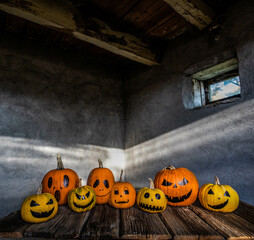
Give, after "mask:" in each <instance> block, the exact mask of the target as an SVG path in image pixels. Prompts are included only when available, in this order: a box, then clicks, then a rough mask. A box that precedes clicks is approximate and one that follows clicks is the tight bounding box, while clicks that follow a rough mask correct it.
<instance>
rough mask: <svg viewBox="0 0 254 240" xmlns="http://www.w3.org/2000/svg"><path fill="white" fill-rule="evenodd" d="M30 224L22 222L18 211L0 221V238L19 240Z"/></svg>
mask: <svg viewBox="0 0 254 240" xmlns="http://www.w3.org/2000/svg"><path fill="white" fill-rule="evenodd" d="M30 225H31V224H30V223H27V222H25V221H23V220H22V218H21V214H20V211H16V212H13V213H11V214H9V215H8V216H6V217H4V218H2V219H0V237H1V238H2V237H6V238H21V237H22V236H23V232H24V231H25V229H27V228H28V227H29V226H30Z"/></svg>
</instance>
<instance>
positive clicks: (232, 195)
mask: <svg viewBox="0 0 254 240" xmlns="http://www.w3.org/2000/svg"><path fill="white" fill-rule="evenodd" d="M198 197H199V201H200V203H201V204H202V205H203V207H205V208H206V209H208V210H212V211H215V212H233V211H235V210H236V209H237V207H238V205H239V196H238V194H237V192H236V191H235V190H234V189H233V188H232V187H230V186H229V185H221V184H220V181H219V178H218V177H215V184H212V183H206V184H204V185H203V186H202V187H201V188H200V190H199V195H198Z"/></svg>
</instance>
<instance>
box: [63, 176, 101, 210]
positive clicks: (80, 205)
mask: <svg viewBox="0 0 254 240" xmlns="http://www.w3.org/2000/svg"><path fill="white" fill-rule="evenodd" d="M95 203H96V195H95V193H94V191H93V189H92V188H91V187H90V186H87V185H86V186H83V187H82V179H81V178H80V181H79V187H78V188H74V189H72V190H71V191H70V192H69V195H68V205H69V208H70V209H71V210H73V211H74V212H86V211H88V210H91V209H92V208H93V207H94V206H95Z"/></svg>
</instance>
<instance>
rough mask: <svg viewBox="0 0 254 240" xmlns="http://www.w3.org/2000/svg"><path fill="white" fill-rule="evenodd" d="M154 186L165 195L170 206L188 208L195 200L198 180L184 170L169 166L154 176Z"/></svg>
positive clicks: (188, 171)
mask: <svg viewBox="0 0 254 240" xmlns="http://www.w3.org/2000/svg"><path fill="white" fill-rule="evenodd" d="M154 185H155V187H156V188H159V189H161V190H162V191H163V192H164V193H165V196H166V198H167V201H168V205H171V206H188V205H190V204H192V203H194V202H195V200H196V199H197V195H198V188H199V185H198V180H197V178H196V176H195V175H194V174H193V173H192V172H191V171H190V170H188V169H186V168H175V167H173V166H169V167H167V168H164V169H162V170H161V171H160V172H158V173H157V174H156V176H155V178H154Z"/></svg>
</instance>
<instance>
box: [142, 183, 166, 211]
mask: <svg viewBox="0 0 254 240" xmlns="http://www.w3.org/2000/svg"><path fill="white" fill-rule="evenodd" d="M149 181H150V188H147V187H144V188H141V189H140V190H139V192H138V196H137V204H138V207H139V208H140V209H141V210H143V211H146V212H150V213H159V212H162V211H164V210H165V209H166V206H167V199H166V196H165V194H164V192H163V191H162V190H160V189H158V188H154V183H153V180H152V179H151V178H149Z"/></svg>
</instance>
